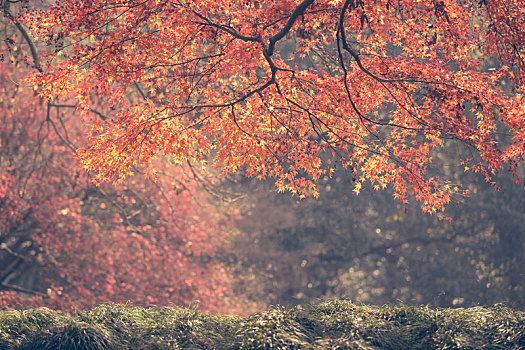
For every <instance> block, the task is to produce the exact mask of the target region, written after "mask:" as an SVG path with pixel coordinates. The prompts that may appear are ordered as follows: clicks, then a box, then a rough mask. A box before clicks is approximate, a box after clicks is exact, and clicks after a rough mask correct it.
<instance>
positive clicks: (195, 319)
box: [0, 300, 525, 349]
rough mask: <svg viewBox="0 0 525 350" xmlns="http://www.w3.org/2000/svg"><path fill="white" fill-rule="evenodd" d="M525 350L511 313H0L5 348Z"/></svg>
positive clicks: (524, 326)
mask: <svg viewBox="0 0 525 350" xmlns="http://www.w3.org/2000/svg"><path fill="white" fill-rule="evenodd" d="M482 348H483V349H525V312H523V311H517V310H513V309H510V308H508V307H505V306H501V305H496V306H494V307H474V308H469V309H435V308H430V307H425V306H424V307H415V306H385V307H374V306H366V305H356V304H352V303H351V302H350V301H347V300H329V301H323V302H319V303H316V304H313V305H309V306H307V307H296V308H293V309H286V308H283V307H274V308H272V309H270V310H268V311H264V312H260V313H257V314H254V315H251V316H249V317H244V318H243V317H235V316H227V315H210V314H203V313H200V312H198V310H197V309H195V308H191V307H190V308H175V307H154V308H142V307H131V306H126V305H124V306H123V305H117V304H109V305H100V306H97V307H95V308H93V309H91V310H86V311H77V312H74V313H69V314H67V313H62V312H58V311H53V310H50V309H47V308H39V309H31V310H6V311H0V349H482Z"/></svg>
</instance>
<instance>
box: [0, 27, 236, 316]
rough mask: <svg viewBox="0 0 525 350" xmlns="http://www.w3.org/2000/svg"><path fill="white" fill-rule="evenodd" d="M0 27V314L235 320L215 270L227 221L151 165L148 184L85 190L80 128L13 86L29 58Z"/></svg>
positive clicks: (224, 275)
mask: <svg viewBox="0 0 525 350" xmlns="http://www.w3.org/2000/svg"><path fill="white" fill-rule="evenodd" d="M2 25H3V26H4V27H3V28H2V29H3V32H2V33H3V34H2V35H5V38H4V39H5V40H3V41H2V43H1V44H0V48H1V50H0V51H1V52H2V53H3V54H4V57H3V62H0V244H1V246H0V261H2V263H1V265H2V266H1V268H0V307H5V306H11V307H13V306H14V305H17V304H18V305H26V306H27V305H28V304H29V305H46V306H49V307H55V308H62V309H69V308H74V307H86V306H92V305H96V304H100V303H102V302H109V301H114V302H126V301H130V302H132V303H135V304H143V305H145V304H157V305H171V304H178V305H184V304H188V303H191V302H194V301H196V300H199V301H200V306H201V307H202V309H204V310H208V311H222V312H230V313H231V312H240V311H241V310H240V307H239V306H240V303H242V297H241V296H238V295H237V296H235V298H236V299H235V300H234V299H233V297H234V295H233V278H232V277H231V275H230V274H229V273H228V272H227V271H226V270H225V266H223V264H222V262H221V261H222V258H221V256H222V254H223V253H224V252H225V251H227V249H228V243H227V239H228V237H229V232H230V231H232V230H233V227H232V221H231V215H230V214H232V213H229V212H228V210H226V209H225V210H222V209H218V208H217V207H216V206H214V205H212V204H211V203H210V198H209V196H208V194H207V193H206V192H204V191H202V189H201V187H200V184H199V181H197V179H196V178H195V175H194V172H193V171H191V169H189V168H188V167H178V166H174V165H173V164H171V163H170V162H169V161H162V162H158V164H156V168H157V169H158V173H157V177H156V182H153V181H151V180H148V179H146V178H145V177H138V176H137V177H133V178H130V179H128V180H126V181H123V182H122V183H121V184H119V185H118V186H112V185H101V186H95V185H93V184H92V183H91V181H90V180H89V177H88V176H87V174H86V173H84V172H83V171H82V170H81V168H80V167H78V166H77V164H76V163H77V161H76V159H75V157H74V151H75V149H76V148H77V147H78V146H81V145H82V144H84V143H85V138H86V135H85V132H83V130H82V122H81V118H80V117H79V115H78V114H77V113H76V112H75V109H74V108H70V107H68V103H70V102H69V101H67V100H63V101H62V103H63V106H62V107H60V106H59V105H58V104H56V103H55V104H44V103H42V101H41V100H40V99H39V98H38V96H36V95H35V92H34V90H33V89H32V87H31V86H28V85H27V84H24V83H23V78H24V76H25V75H26V74H27V72H28V71H29V70H30V67H29V65H30V64H29V62H28V61H27V60H26V61H24V57H27V56H30V52H29V50H25V48H27V46H26V45H25V41H24V38H23V35H22V34H21V33H20V31H18V30H17V28H15V27H14V26H12V23H8V22H7V21H6V22H2ZM33 49H34V47H33ZM28 279H29V281H28ZM31 279H32V280H31ZM22 295H25V297H22ZM244 307H246V304H244V303H243V310H242V311H243V312H245V310H244Z"/></svg>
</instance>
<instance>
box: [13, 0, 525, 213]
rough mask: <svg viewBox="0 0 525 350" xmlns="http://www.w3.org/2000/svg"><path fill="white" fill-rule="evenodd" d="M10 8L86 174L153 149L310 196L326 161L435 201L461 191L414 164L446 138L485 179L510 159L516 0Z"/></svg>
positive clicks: (123, 167) (116, 167)
mask: <svg viewBox="0 0 525 350" xmlns="http://www.w3.org/2000/svg"><path fill="white" fill-rule="evenodd" d="M14 17H15V14H13V18H14ZM17 21H20V23H24V24H25V25H26V26H27V27H28V28H30V33H31V35H32V36H33V38H35V40H39V41H44V42H46V43H47V44H48V50H47V51H46V52H45V53H44V54H43V55H42V57H41V62H39V63H38V65H39V66H40V67H41V70H40V72H36V73H35V74H33V75H32V76H31V77H30V79H29V80H28V81H29V82H31V84H33V85H34V86H35V88H36V89H38V91H39V95H40V96H41V97H42V98H44V99H45V100H46V101H54V100H55V99H58V98H62V99H63V98H71V99H75V101H76V102H75V104H76V106H77V109H78V110H79V111H81V112H83V113H84V116H85V120H86V121H87V122H88V123H89V124H91V126H92V134H91V136H90V143H89V145H88V146H87V147H86V148H85V149H84V150H83V151H81V152H79V158H80V159H81V161H82V164H83V166H84V168H85V169H86V170H88V171H90V172H91V173H92V174H93V176H94V178H95V180H96V181H98V182H102V181H108V180H112V181H115V182H117V183H119V182H121V181H122V180H123V179H124V178H125V177H127V176H128V175H130V174H131V169H132V167H133V166H135V165H137V164H140V165H141V166H144V167H145V168H146V169H147V171H146V172H147V175H148V176H151V177H154V176H155V175H154V170H155V166H154V164H156V162H155V159H157V158H158V157H159V156H161V155H162V154H165V155H169V156H171V157H172V158H173V159H175V161H177V162H183V161H185V160H190V161H197V162H213V164H214V165H216V166H218V167H219V168H220V169H222V170H223V171H224V172H235V171H238V170H242V171H244V172H245V173H246V175H247V176H254V177H258V178H267V177H273V178H275V182H276V186H277V187H278V189H279V190H281V191H286V190H288V191H291V192H292V193H297V194H298V195H299V196H300V197H303V196H306V195H314V196H317V195H318V189H317V187H316V185H315V183H316V181H317V180H318V179H319V178H320V177H321V176H324V175H330V174H331V172H332V171H333V169H334V168H335V167H336V166H337V165H338V164H339V165H342V166H343V167H345V168H347V169H348V171H349V172H350V173H351V174H352V177H353V178H354V179H355V184H354V191H355V192H357V193H359V191H360V189H361V187H362V186H363V185H364V183H365V182H369V183H370V184H371V186H372V187H374V188H376V189H381V188H385V187H387V186H390V187H392V188H393V190H394V196H395V197H396V198H398V199H399V200H401V201H403V202H404V201H407V200H408V198H409V197H410V196H413V197H414V198H415V199H416V200H417V201H420V202H421V203H422V206H423V210H424V211H426V212H431V213H437V212H439V211H442V210H443V209H444V206H445V205H446V204H447V203H448V202H449V201H450V199H451V196H453V195H465V194H468V191H466V190H464V189H463V188H462V187H461V186H460V185H459V184H453V183H451V182H449V181H447V179H444V178H441V177H438V176H429V175H427V169H428V166H429V165H430V164H431V163H432V156H433V152H434V151H435V150H439V149H441V148H443V147H447V145H448V143H445V141H446V140H448V139H452V140H457V141H458V142H459V143H460V144H463V145H465V146H466V147H467V148H468V149H469V155H468V156H465V157H460V159H457V162H458V164H460V165H462V166H463V167H464V169H465V171H473V172H479V173H481V174H483V176H484V177H485V179H486V180H487V181H488V182H491V183H493V185H494V186H495V187H496V188H497V184H495V183H494V180H493V175H494V174H495V173H496V172H498V171H500V170H501V169H503V168H504V167H507V166H508V167H509V168H510V170H511V171H512V172H513V173H514V174H516V167H517V164H519V163H520V162H521V161H522V160H523V152H524V146H523V145H524V142H525V139H524V137H525V130H524V125H525V123H523V120H524V113H525V101H524V98H523V93H524V92H525V91H524V87H523V81H524V77H525V69H524V68H525V61H524V55H525V49H524V45H525V44H524V43H525V9H524V7H523V6H522V1H521V0H509V1H499V0H433V1H420V0H396V1H392V0H374V1H372V0H303V1H293V0H282V1H269V0H268V1H265V0H248V1H247V0H242V1H238V0H235V1H231V0H228V1H224V0H217V1H191V0H187V1H180V0H164V1H158V0H155V1H153V0H151V1H149V0H144V1H135V0H118V1H101V0H93V1H82V0H77V1H71V0H68V1H55V2H53V4H51V5H49V6H48V7H46V8H44V9H39V10H34V11H31V12H29V13H26V14H25V15H22V16H19V18H18V19H17ZM487 65H488V66H487ZM487 67H488V69H486V68H487ZM98 99H102V100H103V101H104V105H105V106H106V107H107V111H106V113H104V118H102V119H101V118H100V115H99V114H97V113H94V112H93V110H94V104H97V103H99V102H98ZM323 153H328V154H331V155H332V156H331V157H330V158H329V159H328V160H323V159H322V157H321V154H323Z"/></svg>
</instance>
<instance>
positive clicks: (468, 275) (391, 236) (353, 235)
mask: <svg viewBox="0 0 525 350" xmlns="http://www.w3.org/2000/svg"><path fill="white" fill-rule="evenodd" d="M453 156H454V155H445V154H436V157H435V161H434V167H435V168H436V169H441V171H442V172H444V173H445V175H447V177H448V178H449V179H452V180H453V181H456V182H457V183H464V184H469V185H468V187H469V189H470V191H471V196H470V198H457V202H456V203H453V204H452V205H451V206H450V208H448V211H447V212H446V214H447V216H450V217H451V221H450V222H449V221H447V220H444V219H442V218H440V217H439V216H431V215H426V214H423V213H422V211H421V209H420V208H419V207H418V206H417V204H413V203H409V204H406V205H405V204H401V203H399V202H398V201H395V200H394V199H393V198H392V196H391V193H389V192H388V191H374V190H373V189H370V188H368V189H365V190H363V191H362V192H361V193H360V195H359V196H356V195H355V194H354V193H353V192H352V188H353V185H352V178H351V177H352V176H351V174H347V173H346V172H345V171H344V170H340V171H338V172H337V173H336V174H335V175H334V176H333V177H332V178H327V177H325V178H324V179H322V182H321V184H320V187H321V196H320V198H319V199H317V200H316V199H313V198H308V199H306V200H303V201H300V202H298V201H297V199H296V198H293V197H291V196H290V195H289V194H286V193H284V194H277V193H275V191H274V190H273V188H272V185H271V184H269V183H264V184H260V183H258V182H256V181H249V180H241V179H239V180H238V181H239V182H238V183H237V185H236V186H237V189H239V190H241V191H244V192H245V193H248V195H247V197H246V198H244V199H243V202H242V203H243V206H244V209H243V210H242V213H243V219H242V220H239V221H238V227H239V229H240V230H241V232H242V234H241V235H239V236H237V239H236V242H235V252H236V253H235V254H236V256H235V257H236V259H237V260H236V263H237V265H238V270H239V271H243V272H244V273H245V274H247V277H246V278H244V279H245V280H246V281H249V280H255V281H257V283H254V284H253V285H252V288H251V289H250V293H251V294H252V296H253V298H255V299H258V300H263V301H265V302H266V303H270V304H276V303H278V304H284V305H296V304H300V303H304V302H309V301H311V300H313V299H316V298H324V297H349V298H351V299H352V300H354V301H356V302H363V303H372V304H384V303H399V302H400V303H409V304H430V305H434V306H440V307H449V306H456V307H468V306H473V305H490V304H494V303H499V302H503V303H507V304H509V305H511V306H513V307H517V308H521V309H523V307H525V304H524V300H525V299H524V298H523V296H524V295H525V278H524V277H525V273H524V271H525V256H524V254H523V251H524V250H525V203H524V200H523V198H525V197H524V194H525V191H524V186H523V183H520V184H517V183H516V182H515V180H514V179H513V178H512V176H511V175H510V174H505V173H502V174H501V176H499V177H498V179H497V180H498V181H499V183H500V184H501V187H502V190H503V191H504V193H502V192H498V191H496V190H494V189H493V188H492V187H491V186H490V185H488V184H487V183H486V182H485V181H484V179H483V178H482V177H481V176H476V175H475V174H474V175H473V174H466V173H464V172H463V169H462V168H460V167H459V166H457V165H453V164H454V161H453V158H452V157H453ZM247 271H248V272H247ZM243 290H244V289H243Z"/></svg>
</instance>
